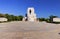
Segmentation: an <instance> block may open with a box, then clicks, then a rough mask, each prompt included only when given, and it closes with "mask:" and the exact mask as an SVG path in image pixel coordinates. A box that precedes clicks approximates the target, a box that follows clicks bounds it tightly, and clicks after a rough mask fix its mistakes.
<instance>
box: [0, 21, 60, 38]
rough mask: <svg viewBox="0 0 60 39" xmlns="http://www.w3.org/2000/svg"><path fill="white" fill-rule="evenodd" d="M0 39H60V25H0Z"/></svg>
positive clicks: (23, 23) (8, 23)
mask: <svg viewBox="0 0 60 39" xmlns="http://www.w3.org/2000/svg"><path fill="white" fill-rule="evenodd" d="M0 39H60V24H51V23H45V22H20V21H14V22H7V23H0Z"/></svg>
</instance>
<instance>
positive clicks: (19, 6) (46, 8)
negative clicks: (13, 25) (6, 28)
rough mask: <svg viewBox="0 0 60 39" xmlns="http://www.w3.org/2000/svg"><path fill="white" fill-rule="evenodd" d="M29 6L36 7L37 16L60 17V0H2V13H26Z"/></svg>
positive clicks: (0, 4)
mask: <svg viewBox="0 0 60 39" xmlns="http://www.w3.org/2000/svg"><path fill="white" fill-rule="evenodd" d="M28 7H34V8H35V13H36V14H37V17H48V16H50V15H56V16H59V17H60V0H0V13H3V14H6V13H8V14H13V15H23V16H24V15H25V14H26V13H27V8H28Z"/></svg>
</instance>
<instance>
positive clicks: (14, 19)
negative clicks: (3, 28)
mask: <svg viewBox="0 0 60 39" xmlns="http://www.w3.org/2000/svg"><path fill="white" fill-rule="evenodd" d="M0 17H5V18H7V19H8V21H22V19H23V16H22V15H19V16H14V15H9V14H0Z"/></svg>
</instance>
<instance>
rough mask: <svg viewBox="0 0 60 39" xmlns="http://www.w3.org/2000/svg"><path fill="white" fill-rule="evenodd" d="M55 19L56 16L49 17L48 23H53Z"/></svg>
mask: <svg viewBox="0 0 60 39" xmlns="http://www.w3.org/2000/svg"><path fill="white" fill-rule="evenodd" d="M57 17H58V16H53V15H51V16H49V20H50V22H51V23H52V22H53V18H57Z"/></svg>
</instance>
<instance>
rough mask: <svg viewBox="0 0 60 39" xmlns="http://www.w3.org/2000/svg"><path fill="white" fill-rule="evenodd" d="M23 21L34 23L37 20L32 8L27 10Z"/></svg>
mask: <svg viewBox="0 0 60 39" xmlns="http://www.w3.org/2000/svg"><path fill="white" fill-rule="evenodd" d="M25 19H27V21H36V20H37V17H36V14H35V12H34V8H32V7H30V8H28V9H27V17H26V18H25Z"/></svg>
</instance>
